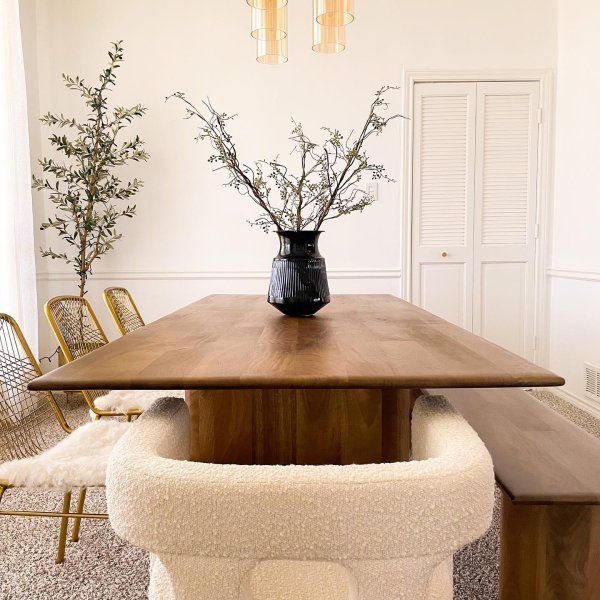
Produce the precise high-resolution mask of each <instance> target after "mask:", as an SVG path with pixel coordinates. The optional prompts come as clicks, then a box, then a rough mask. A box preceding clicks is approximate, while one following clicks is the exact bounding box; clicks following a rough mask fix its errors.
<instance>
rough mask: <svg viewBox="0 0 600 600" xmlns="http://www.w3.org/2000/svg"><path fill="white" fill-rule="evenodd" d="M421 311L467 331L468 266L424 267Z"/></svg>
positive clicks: (443, 264) (429, 265)
mask: <svg viewBox="0 0 600 600" xmlns="http://www.w3.org/2000/svg"><path fill="white" fill-rule="evenodd" d="M420 267H421V273H420V277H419V281H420V285H421V288H420V298H421V305H420V306H421V307H422V308H424V309H425V310H428V311H429V312H432V313H434V314H436V315H438V316H440V317H442V319H446V321H450V322H451V323H454V324H455V325H460V326H461V327H464V328H465V329H466V328H468V326H469V325H470V324H469V323H468V322H467V315H468V310H467V304H468V302H467V298H468V295H469V294H470V291H468V289H467V285H466V282H467V276H466V270H467V269H466V265H465V264H464V263H439V262H438V263H421V265H420Z"/></svg>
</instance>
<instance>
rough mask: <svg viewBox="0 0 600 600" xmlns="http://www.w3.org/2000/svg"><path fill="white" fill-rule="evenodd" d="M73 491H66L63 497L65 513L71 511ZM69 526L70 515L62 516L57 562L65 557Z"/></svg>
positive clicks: (60, 561)
mask: <svg viewBox="0 0 600 600" xmlns="http://www.w3.org/2000/svg"><path fill="white" fill-rule="evenodd" d="M70 509H71V492H65V495H64V498H63V510H62V511H63V513H68V512H70ZM68 526H69V517H61V519H60V533H59V535H58V553H57V554H56V564H57V565H58V564H60V563H62V562H63V560H64V559H65V546H66V543H67V527H68Z"/></svg>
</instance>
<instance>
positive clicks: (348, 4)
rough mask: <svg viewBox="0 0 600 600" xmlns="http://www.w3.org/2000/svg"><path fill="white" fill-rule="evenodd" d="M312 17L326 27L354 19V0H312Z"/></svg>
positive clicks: (348, 22) (344, 23) (350, 21)
mask: <svg viewBox="0 0 600 600" xmlns="http://www.w3.org/2000/svg"><path fill="white" fill-rule="evenodd" d="M314 12H315V14H314V17H315V20H316V21H317V23H320V24H321V25H326V26H327V27H341V26H342V25H349V24H350V23H352V21H354V0H314Z"/></svg>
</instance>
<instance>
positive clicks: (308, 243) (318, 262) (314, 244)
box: [268, 231, 329, 317]
mask: <svg viewBox="0 0 600 600" xmlns="http://www.w3.org/2000/svg"><path fill="white" fill-rule="evenodd" d="M277 235H278V236H279V254H278V255H277V256H276V257H275V258H274V259H273V270H272V271H271V283H270V285H269V298H268V300H269V304H272V305H273V306H274V307H275V308H277V309H278V310H280V311H281V312H282V313H283V314H285V315H290V316H292V317H308V316H310V315H314V314H315V313H316V312H317V311H318V310H319V309H321V308H323V307H324V306H325V305H326V304H329V285H328V284H327V270H326V268H325V259H324V258H323V257H322V256H321V255H320V254H319V246H318V240H319V236H320V235H321V232H320V231H278V232H277Z"/></svg>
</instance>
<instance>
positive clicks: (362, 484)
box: [107, 397, 494, 600]
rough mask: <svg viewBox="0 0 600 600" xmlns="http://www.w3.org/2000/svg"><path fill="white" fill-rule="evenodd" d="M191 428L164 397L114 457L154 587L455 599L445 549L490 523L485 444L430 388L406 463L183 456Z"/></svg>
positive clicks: (120, 525) (304, 597) (240, 595)
mask: <svg viewBox="0 0 600 600" xmlns="http://www.w3.org/2000/svg"><path fill="white" fill-rule="evenodd" d="M188 434H189V416H188V411H187V408H186V406H185V404H184V403H183V402H182V401H181V400H175V399H172V400H168V401H167V400H159V401H158V402H157V403H156V404H155V405H154V406H153V407H152V408H151V409H150V410H149V411H148V412H146V413H144V415H142V417H141V418H140V419H139V420H138V422H136V424H135V425H134V426H133V428H132V429H131V430H130V431H128V433H127V434H126V435H125V436H124V437H123V438H122V439H121V440H120V441H119V442H118V444H117V446H116V447H115V450H114V452H113V453H112V454H111V458H110V461H109V467H108V474H107V499H108V510H109V515H110V521H111V524H112V526H113V528H114V529H115V531H116V532H117V534H119V535H120V536H121V537H123V538H125V539H127V540H129V541H130V542H132V543H133V544H135V545H138V546H141V547H142V548H146V549H147V550H149V551H150V552H151V553H152V554H151V582H150V591H149V594H150V598H153V599H161V600H174V599H178V600H187V599H190V600H191V599H192V598H193V599H195V600H227V599H245V600H249V599H253V600H292V599H293V600H342V599H344V600H350V599H354V600H358V599H360V600H398V599H400V598H406V599H409V598H410V599H411V600H418V599H427V600H433V599H435V600H440V599H442V598H444V599H446V598H451V597H452V555H453V553H454V552H455V551H456V550H458V549H459V548H461V547H462V546H464V545H465V544H467V543H469V542H471V541H473V540H475V539H477V538H478V537H479V536H481V535H482V534H483V533H484V532H485V531H486V529H487V528H488V527H489V525H490V523H491V517H492V507H493V500H494V499H493V496H494V478H493V471H492V462H491V458H490V455H489V453H488V452H487V450H486V448H485V446H484V445H483V443H482V442H481V440H480V439H479V438H478V437H477V434H476V433H475V432H474V431H473V430H472V429H471V428H470V427H469V425H468V424H467V423H466V422H465V420H464V419H463V418H462V417H461V416H460V415H458V414H457V413H456V411H455V410H454V409H453V408H452V407H451V406H450V405H449V404H448V403H447V402H446V401H445V400H444V399H442V398H439V397H428V398H421V399H420V400H419V401H418V402H417V404H416V406H415V409H414V413H413V454H414V459H415V460H414V461H412V462H405V463H393V464H374V465H350V466H296V465H292V466H258V465H257V466H254V465H246V466H241V465H239V466H238V465H216V464H204V463H194V462H185V459H186V457H187V454H188Z"/></svg>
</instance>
